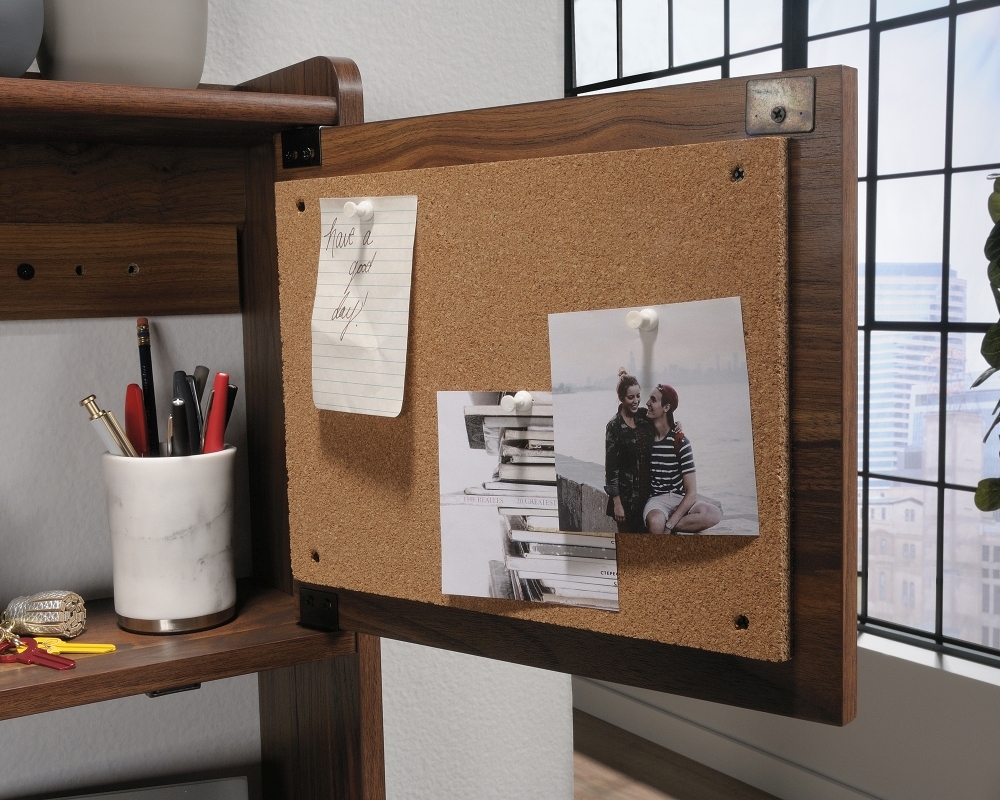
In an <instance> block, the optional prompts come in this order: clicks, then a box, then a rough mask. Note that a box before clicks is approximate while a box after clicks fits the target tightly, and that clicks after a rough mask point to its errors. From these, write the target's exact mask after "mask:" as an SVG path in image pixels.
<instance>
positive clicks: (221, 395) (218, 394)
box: [202, 372, 229, 453]
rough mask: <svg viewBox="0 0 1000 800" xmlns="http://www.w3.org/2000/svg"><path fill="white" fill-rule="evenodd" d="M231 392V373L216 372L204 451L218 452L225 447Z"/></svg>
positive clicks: (210, 400)
mask: <svg viewBox="0 0 1000 800" xmlns="http://www.w3.org/2000/svg"><path fill="white" fill-rule="evenodd" d="M228 394H229V375H228V374H226V373H225V372H216V373H215V382H214V384H213V386H212V396H211V397H210V398H209V409H208V419H207V420H206V421H205V447H204V449H203V450H202V452H204V453H218V452H219V451H220V450H222V448H223V447H225V446H226V445H225V434H226V407H227V404H228V399H227V396H228Z"/></svg>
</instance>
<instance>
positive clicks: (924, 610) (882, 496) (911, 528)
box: [868, 480, 978, 631]
mask: <svg viewBox="0 0 1000 800" xmlns="http://www.w3.org/2000/svg"><path fill="white" fill-rule="evenodd" d="M936 557H937V489H935V488H933V487H930V486H917V485H914V484H906V483H895V482H890V481H875V480H873V481H871V483H870V484H869V487H868V615H869V616H871V617H875V618H877V619H884V620H888V621H890V622H896V623H898V624H900V625H907V626H909V627H911V628H917V629H919V630H924V631H933V630H934V604H935V601H936V592H935V582H934V580H935V578H934V574H935V567H936ZM977 566H978V564H977Z"/></svg>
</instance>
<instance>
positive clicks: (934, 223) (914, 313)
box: [875, 175, 944, 322]
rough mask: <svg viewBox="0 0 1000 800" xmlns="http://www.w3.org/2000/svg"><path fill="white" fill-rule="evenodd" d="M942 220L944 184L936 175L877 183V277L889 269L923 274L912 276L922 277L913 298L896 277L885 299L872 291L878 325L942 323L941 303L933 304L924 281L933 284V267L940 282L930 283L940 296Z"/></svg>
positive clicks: (928, 287)
mask: <svg viewBox="0 0 1000 800" xmlns="http://www.w3.org/2000/svg"><path fill="white" fill-rule="evenodd" d="M943 214H944V178H943V177H942V176H940V175H930V176H927V177H922V178H897V179H895V180H887V181H879V182H878V206H877V208H876V215H875V225H876V233H875V237H876V238H875V262H876V267H875V269H876V274H878V272H879V271H880V270H881V269H882V268H883V266H887V265H891V264H909V265H915V264H920V265H922V269H918V270H917V271H916V272H914V273H913V275H914V277H920V278H921V280H922V284H921V286H920V288H919V296H917V297H914V296H912V295H911V294H909V293H907V292H905V291H904V289H905V287H904V286H902V285H900V283H899V275H897V276H896V281H897V282H896V285H895V286H894V287H893V289H892V290H891V291H889V292H887V293H881V294H880V290H879V289H878V287H877V285H876V289H875V294H876V299H875V316H876V318H877V319H895V320H924V321H928V322H933V321H936V320H939V319H940V318H941V298H940V296H937V297H936V298H935V296H934V292H933V291H932V287H931V286H930V284H929V283H928V281H929V280H932V279H933V273H934V270H933V269H931V265H936V267H937V275H938V277H937V278H936V279H933V280H936V281H937V287H938V290H937V291H938V295H940V285H941V277H940V274H941V230H942V227H943V225H944V217H943ZM880 297H881V298H882V299H881V300H880ZM904 300H905V301H906V302H905V303H904V302H903V301H904ZM887 304H888V305H887Z"/></svg>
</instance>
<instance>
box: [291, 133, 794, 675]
mask: <svg viewBox="0 0 1000 800" xmlns="http://www.w3.org/2000/svg"><path fill="white" fill-rule="evenodd" d="M787 164H788V161H787V142H786V141H785V140H784V139H779V138H762V139H748V140H741V141H732V142H720V143H709V144H697V145H686V146H679V147H661V148H649V149H642V150H626V151H617V152H608V153H596V154H585V155H570V156H561V157H556V158H539V159H526V160H520V161H505V162H496V163H487V164H472V165H462V166H454V167H440V168H433V169H417V170H407V171H400V172H384V173H378V174H372V175H352V176H341V177H334V178H317V179H309V180H301V181H290V182H282V183H278V184H277V185H276V187H275V192H276V213H277V232H278V260H279V275H280V303H281V340H282V356H283V361H284V374H283V379H284V398H285V421H286V422H285V424H286V444H287V463H288V500H289V516H290V519H289V522H290V529H291V557H292V568H293V573H294V575H295V578H296V579H298V580H300V581H305V582H308V583H312V584H319V585H325V586H330V587H335V588H344V589H351V590H355V591H360V592H369V593H373V594H379V595H387V596H392V597H399V598H405V599H409V600H416V601H421V602H426V603H437V604H442V605H451V606H458V607H461V608H466V609H471V610H475V611H480V612H484V613H488V614H500V615H506V616H513V617H521V618H525V619H531V620H536V621H540V622H546V623H551V624H555V625H563V626H568V627H573V628H582V629H587V630H593V631H600V632H604V633H609V634H615V635H619V636H625V637H631V638H639V639H649V640H653V641H657V642H663V643H668V644H678V645H683V646H687V647H696V648H703V649H707V650H712V651H717V652H722V653H729V654H734V655H739V656H745V657H748V658H754V659H761V660H768V661H783V660H787V659H788V658H789V657H790V609H789V583H790V576H789V412H788V230H787V219H788V209H787V205H788V189H787V186H788V167H787ZM737 167H741V168H742V169H743V174H744V177H743V179H742V180H739V181H737V180H734V178H733V171H734V169H736V168H737ZM403 194H416V195H417V196H418V198H419V200H418V209H417V231H416V240H415V247H414V256H413V259H414V263H413V284H412V297H411V305H410V333H409V345H408V346H409V352H408V355H407V366H406V384H405V387H406V388H405V396H404V400H403V409H402V413H401V414H400V416H399V417H397V418H394V419H392V418H383V417H374V416H359V415H352V414H344V413H337V412H332V411H319V410H317V409H316V408H315V406H314V405H313V401H312V382H311V380H312V379H311V375H312V371H311V359H312V345H311V327H310V318H311V315H312V306H313V299H314V294H315V291H316V275H317V269H318V266H317V263H318V257H319V246H320V211H319V203H318V198H320V197H347V196H358V195H360V196H373V195H374V196H377V195H403ZM300 201H302V202H304V204H305V205H304V211H300V210H299V208H298V205H299V202H300ZM737 295H738V296H739V297H740V298H741V300H742V307H743V323H744V330H745V334H746V355H747V364H748V371H749V379H750V393H751V414H752V419H753V430H754V458H755V466H756V478H757V493H758V507H759V510H760V536H759V537H758V538H744V537H710V536H706V537H698V536H658V537H657V536H651V535H648V534H647V535H636V534H630V535H629V534H623V535H619V538H618V569H619V600H620V607H621V610H620V611H619V612H618V613H614V612H607V611H598V610H591V609H583V608H569V607H550V606H548V605H545V606H543V604H541V603H538V604H533V603H518V602H514V601H504V600H489V599H479V598H467V597H453V596H445V595H443V594H442V593H441V535H440V516H439V490H438V450H437V400H436V393H437V392H438V391H442V390H464V391H476V390H479V391H492V390H495V389H497V388H503V387H530V388H536V389H539V390H543V389H548V388H549V387H550V373H549V346H548V325H547V315H548V314H550V313H556V312H564V311H583V310H591V309H601V308H623V307H634V306H646V305H655V304H660V303H674V302H684V301H690V300H704V299H709V298H717V297H732V296H737ZM499 535H500V534H499V526H498V533H497V536H498V537H499ZM317 558H318V560H316V559H317ZM741 615H743V616H746V617H747V618H748V619H749V621H750V625H749V627H748V628H746V629H745V630H743V629H738V628H737V627H736V625H735V620H736V618H737V617H739V616H741Z"/></svg>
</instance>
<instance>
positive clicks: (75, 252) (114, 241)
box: [0, 223, 240, 319]
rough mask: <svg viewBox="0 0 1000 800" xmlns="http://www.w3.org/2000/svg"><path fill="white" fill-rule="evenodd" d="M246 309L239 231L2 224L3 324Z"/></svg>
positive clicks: (224, 227)
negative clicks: (238, 256)
mask: <svg viewBox="0 0 1000 800" xmlns="http://www.w3.org/2000/svg"><path fill="white" fill-rule="evenodd" d="M21 265H30V267H31V270H30V271H27V272H24V273H22V274H23V275H27V274H31V275H32V276H33V277H31V278H30V279H24V278H23V277H21V276H19V273H18V268H19V267H20V266H21ZM239 308H240V305H239V276H238V272H237V259H236V228H235V226H231V225H121V224H108V225H80V224H63V223H53V224H26V225H5V224H0V319H42V318H46V319H51V318H57V317H106V316H135V315H137V314H139V315H148V316H152V315H154V314H156V315H163V314H226V313H237V312H239Z"/></svg>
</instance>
